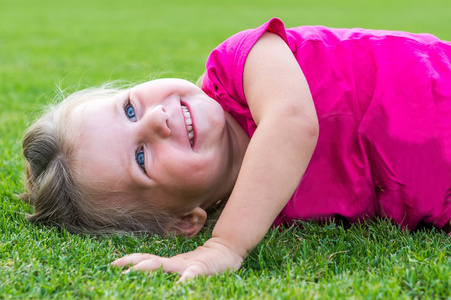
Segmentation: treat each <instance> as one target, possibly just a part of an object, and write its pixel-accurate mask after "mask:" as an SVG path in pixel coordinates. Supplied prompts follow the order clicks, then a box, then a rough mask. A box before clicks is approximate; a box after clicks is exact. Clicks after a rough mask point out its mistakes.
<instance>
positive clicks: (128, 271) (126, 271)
mask: <svg viewBox="0 0 451 300" xmlns="http://www.w3.org/2000/svg"><path fill="white" fill-rule="evenodd" d="M128 273H130V269H128V270H125V271H124V272H122V274H124V275H125V274H128Z"/></svg>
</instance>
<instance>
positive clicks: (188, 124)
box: [182, 104, 194, 147]
mask: <svg viewBox="0 0 451 300" xmlns="http://www.w3.org/2000/svg"><path fill="white" fill-rule="evenodd" d="M182 111H183V115H184V116H185V125H186V132H187V133H188V139H189V143H190V144H191V147H192V146H193V145H194V131H193V120H192V119H191V113H190V112H189V110H188V107H186V106H185V105H183V104H182Z"/></svg>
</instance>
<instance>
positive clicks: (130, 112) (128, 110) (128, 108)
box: [124, 101, 136, 122]
mask: <svg viewBox="0 0 451 300" xmlns="http://www.w3.org/2000/svg"><path fill="white" fill-rule="evenodd" d="M124 111H125V115H126V116H127V118H129V119H130V120H132V121H133V122H136V114H135V108H134V107H133V106H132V104H131V103H130V101H127V103H125V105H124Z"/></svg>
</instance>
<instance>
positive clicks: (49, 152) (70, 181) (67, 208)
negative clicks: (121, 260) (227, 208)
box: [21, 86, 173, 235]
mask: <svg viewBox="0 0 451 300" xmlns="http://www.w3.org/2000/svg"><path fill="white" fill-rule="evenodd" d="M122 91H124V88H121V89H118V88H112V87H109V86H103V87H100V88H89V89H85V90H82V91H79V92H76V93H74V94H72V95H70V96H69V97H67V98H66V99H64V100H63V101H61V102H60V103H59V104H55V105H49V106H47V107H46V111H47V112H46V113H45V114H44V115H43V116H42V117H41V118H39V119H38V120H37V121H36V122H35V123H34V124H33V125H32V126H30V128H29V129H28V130H27V132H26V134H25V136H24V139H23V155H24V156H25V158H26V161H27V162H26V174H25V177H26V188H27V190H28V191H27V192H26V193H24V194H22V195H21V198H22V199H23V200H24V201H26V202H28V203H29V204H31V205H32V206H34V210H35V211H34V214H32V215H29V216H27V219H28V220H29V221H30V222H33V223H39V224H44V225H56V226H58V227H61V228H65V229H67V230H68V231H70V232H72V233H92V234H110V233H125V232H130V233H147V234H159V235H165V234H166V233H167V230H168V228H169V226H170V225H171V223H173V218H172V217H171V216H169V215H168V214H166V213H164V212H162V211H158V210H157V209H156V208H155V207H152V205H151V204H150V203H142V202H139V201H134V203H132V204H131V205H127V206H126V207H124V205H122V206H121V205H119V204H114V201H112V202H109V203H108V205H106V201H94V199H96V200H98V198H99V197H101V198H109V197H127V195H125V194H124V195H121V194H119V193H117V192H116V193H113V192H110V191H107V190H103V189H102V187H101V186H102V185H99V186H96V187H92V185H93V183H90V182H86V181H84V180H83V176H81V175H82V174H80V173H82V171H80V170H77V169H76V166H75V163H74V147H75V141H77V139H78V138H77V137H78V136H79V132H78V128H79V124H77V121H76V119H75V118H70V117H69V116H70V113H71V111H72V110H73V109H74V108H75V107H76V106H78V105H80V104H82V103H85V102H87V101H90V100H95V99H102V98H106V97H108V98H109V97H113V96H115V95H117V94H118V93H120V92H122ZM148 202H150V201H148ZM102 203H103V205H102Z"/></svg>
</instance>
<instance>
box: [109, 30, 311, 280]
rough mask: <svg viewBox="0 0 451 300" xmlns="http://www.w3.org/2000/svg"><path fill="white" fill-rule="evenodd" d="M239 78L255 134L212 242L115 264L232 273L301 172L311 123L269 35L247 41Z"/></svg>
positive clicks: (297, 80) (300, 87)
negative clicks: (173, 253) (174, 253)
mask: <svg viewBox="0 0 451 300" xmlns="http://www.w3.org/2000/svg"><path fill="white" fill-rule="evenodd" d="M243 80H244V82H243V83H244V91H245V94H246V98H247V101H248V104H249V107H250V109H251V113H252V116H253V117H254V120H255V122H256V124H257V130H256V131H255V133H254V136H253V137H252V140H251V142H250V144H249V147H248V149H247V151H246V155H245V157H244V161H243V165H242V168H241V170H240V173H239V176H238V179H237V183H236V185H235V187H234V189H233V192H232V194H231V196H230V198H229V200H228V203H227V205H226V207H225V209H224V211H223V212H222V214H221V216H220V218H219V220H218V222H217V224H216V226H215V228H214V230H213V236H212V238H210V239H209V240H208V241H207V242H205V244H204V245H203V246H202V247H199V248H197V249H196V250H194V251H191V252H188V253H185V254H180V255H177V256H174V257H172V258H160V257H157V256H152V255H149V254H132V255H130V256H127V257H124V258H121V259H120V260H118V261H116V262H115V264H117V265H125V264H127V263H132V264H133V265H135V266H134V269H141V270H142V269H148V270H154V269H156V268H159V267H160V266H162V267H163V269H164V270H165V271H167V272H179V273H180V274H181V275H182V280H185V279H187V278H191V277H193V276H196V275H199V274H215V273H219V272H223V271H226V270H227V269H230V270H233V269H238V268H239V267H240V266H241V263H242V260H243V259H244V258H245V257H246V256H247V254H248V253H249V252H250V251H251V250H252V249H253V248H254V247H255V246H256V245H257V244H258V243H259V242H260V241H261V239H262V238H263V237H264V236H265V234H266V232H267V231H268V229H269V227H270V226H271V224H272V222H273V221H274V219H275V218H276V217H277V215H278V214H279V213H280V211H281V210H282V208H283V207H284V206H285V205H286V203H287V202H288V200H289V199H290V197H291V195H292V194H293V192H294V190H295V189H296V187H297V186H298V184H299V182H300V180H301V177H302V175H303V174H304V171H305V169H306V168H307V165H308V163H309V161H310V158H311V156H312V154H313V151H314V149H315V146H316V141H317V136H318V121H317V117H316V112H315V107H314V105H313V101H312V97H311V94H310V91H309V88H308V85H307V82H306V80H305V77H304V75H303V73H302V70H301V69H300V67H299V65H298V63H297V61H296V59H295V58H294V56H293V54H292V53H291V51H290V49H289V48H288V46H287V45H286V44H285V42H284V41H283V40H282V39H281V38H280V37H278V36H277V35H275V34H272V33H265V34H264V35H263V36H262V37H261V38H260V39H259V41H258V42H257V43H256V44H255V46H254V47H253V48H252V50H251V52H250V54H249V56H248V58H247V60H246V64H245V67H244V79H243Z"/></svg>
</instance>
